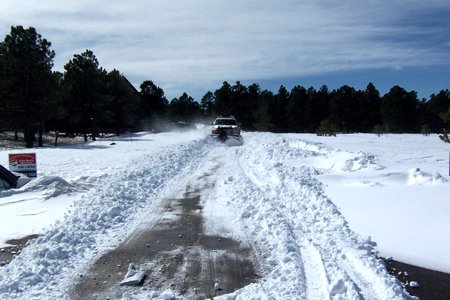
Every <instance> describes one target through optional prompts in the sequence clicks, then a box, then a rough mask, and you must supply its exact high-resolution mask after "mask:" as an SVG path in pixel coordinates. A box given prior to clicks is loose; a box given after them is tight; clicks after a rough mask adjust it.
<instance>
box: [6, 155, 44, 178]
mask: <svg viewBox="0 0 450 300" xmlns="http://www.w3.org/2000/svg"><path fill="white" fill-rule="evenodd" d="M9 170H10V171H11V172H17V173H22V174H25V175H26V176H28V177H37V164H36V153H17V154H13V153H10V154H9Z"/></svg>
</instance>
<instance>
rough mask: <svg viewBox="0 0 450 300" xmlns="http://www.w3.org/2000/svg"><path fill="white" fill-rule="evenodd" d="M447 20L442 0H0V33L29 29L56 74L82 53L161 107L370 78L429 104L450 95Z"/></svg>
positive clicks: (449, 11)
mask: <svg viewBox="0 0 450 300" xmlns="http://www.w3.org/2000/svg"><path fill="white" fill-rule="evenodd" d="M448 16H450V1H448V0H442V1H437V0H423V1H422V0H414V1H412V0H389V1H387V0H386V1H383V0H378V1H377V0H341V1H331V0H315V1H313V0H303V1H302V0H297V1H295V0H239V1H238V0H170V1H169V0H168V1H163V0H160V1H156V0H147V1H143V0H140V1H138V0H128V1H122V0H121V1H119V0H86V1H85V0H73V1H60V0H44V1H35V0H1V2H0V38H1V39H2V40H3V38H4V37H5V35H7V34H8V33H9V32H10V27H11V26H15V25H22V26H24V27H29V26H32V27H35V28H36V30H37V32H38V33H40V34H41V35H42V36H43V37H44V38H46V39H47V40H49V41H50V42H51V43H52V49H53V50H55V52H56V58H55V70H59V71H63V68H64V65H65V64H66V63H67V62H68V61H69V60H70V59H71V58H72V57H73V55H74V54H79V53H81V52H83V51H84V50H85V49H90V50H92V51H93V52H94V54H95V55H96V56H97V59H98V60H99V63H100V65H101V66H102V67H104V68H105V69H107V70H108V71H110V70H112V69H113V68H115V69H118V70H119V71H120V72H122V73H123V74H124V75H125V76H126V77H127V78H128V79H129V80H130V81H131V82H132V83H133V84H134V85H135V86H136V87H137V88H139V85H140V84H141V83H142V82H143V81H144V80H153V81H154V82H155V84H157V85H158V86H160V87H162V88H163V89H164V91H165V94H166V96H167V98H168V99H169V100H170V99H172V98H173V97H178V96H180V95H181V94H182V93H183V92H187V93H188V94H189V95H191V96H193V97H194V98H195V99H196V100H200V98H201V97H202V96H203V95H204V94H205V93H206V92H207V91H208V90H211V91H214V90H216V89H217V88H219V87H220V86H221V85H222V82H223V81H228V82H229V83H231V84H234V83H235V82H236V81H238V80H239V81H241V82H242V83H243V84H246V85H249V84H251V83H254V82H257V83H259V84H260V86H261V88H262V89H270V90H274V91H276V90H278V87H279V86H280V85H281V84H283V85H285V86H286V87H288V88H292V87H293V86H294V85H297V84H298V85H303V86H305V87H309V86H314V87H316V88H320V86H322V85H324V84H325V85H327V86H328V87H329V88H330V89H333V88H338V87H340V86H342V85H344V84H348V85H351V86H353V87H355V88H357V89H364V88H365V87H366V86H367V84H368V83H369V82H373V83H374V84H375V86H376V87H377V88H378V89H379V90H380V91H381V92H382V93H385V92H387V91H388V90H389V89H390V88H391V87H392V86H393V85H401V86H403V87H404V88H406V89H407V90H415V91H417V92H418V95H419V97H426V98H428V97H429V95H430V94H431V93H437V92H439V91H440V90H442V89H450V18H449V17H448Z"/></svg>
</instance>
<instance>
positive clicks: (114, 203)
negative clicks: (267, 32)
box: [0, 131, 448, 299]
mask: <svg viewBox="0 0 450 300" xmlns="http://www.w3.org/2000/svg"><path fill="white" fill-rule="evenodd" d="M243 136H244V145H243V146H239V147H229V146H227V145H224V144H219V143H212V142H211V141H208V140H207V139H205V137H204V134H203V133H202V131H195V132H191V133H183V134H175V133H168V134H158V135H152V134H148V135H146V134H142V135H140V136H138V137H133V140H132V141H131V140H129V139H117V140H115V141H114V142H115V145H110V141H107V142H105V141H104V142H101V141H100V142H94V143H91V144H89V145H87V146H84V147H80V148H76V147H75V148H74V147H72V148H61V149H39V150H38V151H37V156H38V162H39V163H40V165H38V168H39V170H38V171H39V174H38V175H39V177H40V178H41V179H37V180H33V181H32V182H30V183H29V184H28V185H26V186H24V187H23V188H21V189H19V190H18V191H15V192H10V191H2V192H0V215H1V217H2V218H3V217H6V215H9V218H10V219H9V221H8V225H7V226H6V227H7V228H4V229H2V231H0V233H1V234H2V235H1V236H0V238H1V239H2V240H1V242H3V243H5V242H6V241H7V240H8V239H12V238H18V237H23V236H26V235H29V234H32V233H36V234H41V236H40V237H39V238H37V239H35V240H33V241H31V242H30V244H29V245H28V246H27V247H26V248H25V249H24V250H23V252H22V253H21V254H20V255H18V256H17V257H16V258H15V259H14V260H12V261H11V262H10V263H9V264H7V265H6V266H4V267H2V268H1V269H0V298H2V299H10V298H17V299H19V298H20V299H33V298H35V299H43V298H44V299H45V298H48V299H58V298H64V297H68V298H70V296H71V295H68V294H67V292H68V291H69V290H70V289H71V288H72V287H73V285H74V282H76V281H77V280H78V279H79V278H80V274H84V273H85V271H86V270H87V269H88V268H90V266H92V265H93V264H94V262H95V260H96V259H97V258H98V257H100V256H101V255H102V254H104V253H106V252H108V251H110V250H112V249H115V248H116V247H117V246H118V245H119V244H120V243H121V242H122V241H124V240H125V239H127V237H129V236H130V235H132V234H133V233H135V232H137V231H138V230H140V229H141V228H140V226H142V223H144V222H145V224H147V226H152V224H153V225H156V223H157V222H159V217H158V212H161V211H162V207H163V206H164V205H165V199H168V198H174V197H177V196H179V193H180V191H182V190H184V189H185V188H186V185H191V184H194V185H195V182H192V180H193V177H192V174H196V175H195V176H197V177H198V178H200V177H201V174H203V173H204V174H206V173H208V176H210V177H211V179H210V180H211V182H207V184H210V188H209V189H208V190H207V192H205V193H204V194H201V195H200V197H201V199H202V202H201V203H202V207H203V210H202V211H203V212H202V213H203V216H202V218H203V220H204V230H205V231H206V232H207V234H209V235H211V236H214V235H220V236H224V237H229V238H233V239H234V240H239V241H241V242H242V243H243V244H245V245H251V248H252V251H253V255H252V257H254V259H255V260H256V262H255V264H256V265H257V266H258V275H259V280H258V281H257V282H256V283H252V284H249V285H247V286H245V287H243V288H241V289H239V290H237V291H234V292H232V293H228V294H226V295H223V294H222V295H220V293H218V294H217V295H216V296H217V297H215V299H328V298H331V299H408V298H410V296H409V295H408V294H406V292H404V290H403V287H402V286H401V284H400V283H399V282H398V281H397V280H396V279H395V278H393V277H391V276H390V275H389V274H388V273H387V271H386V269H385V267H384V266H383V264H382V263H381V262H380V261H379V260H378V259H377V258H376V252H377V251H378V249H377V248H376V244H375V242H374V241H372V240H371V239H370V238H368V237H366V234H365V233H364V232H362V235H358V234H356V233H355V232H354V231H353V229H352V228H350V226H349V224H348V223H347V221H346V218H344V216H343V215H342V213H341V212H340V210H339V208H338V207H337V206H336V205H335V204H334V199H333V198H332V197H330V196H329V195H327V193H326V191H327V190H326V186H324V184H323V182H325V181H326V180H324V178H323V176H335V177H333V178H334V179H333V178H332V180H336V181H339V182H341V184H342V185H346V184H347V183H349V182H352V183H351V184H350V185H352V184H354V185H356V184H359V185H362V186H364V187H366V188H367V187H371V188H377V187H378V186H380V185H387V184H388V182H392V181H394V182H395V180H403V181H404V182H405V183H404V184H405V186H408V185H409V186H410V185H430V186H433V185H440V186H446V187H448V182H447V180H446V179H445V178H444V177H443V176H438V175H430V174H429V172H428V171H427V170H425V169H424V170H423V171H422V168H421V169H420V170H418V169H414V170H413V171H411V172H410V173H408V175H407V176H408V177H407V178H403V177H402V176H403V175H399V174H396V173H395V172H394V174H392V175H389V174H387V175H386V178H385V179H386V180H385V181H376V180H372V181H370V180H368V179H361V180H360V181H357V180H355V178H351V179H352V180H350V179H348V178H344V177H345V176H344V177H343V176H342V174H357V173H358V172H372V173H371V174H372V175H373V174H378V173H377V172H382V171H383V172H384V171H386V169H385V168H386V167H385V166H383V165H381V164H379V161H378V159H377V157H376V156H374V155H372V154H370V153H368V152H362V151H353V152H352V151H343V150H339V149H337V148H333V147H330V146H327V147H326V146H324V145H323V144H319V143H317V142H311V141H307V140H305V139H304V138H307V139H310V138H311V136H302V135H275V134H269V133H246V134H244V135H243ZM372 138H374V139H375V138H376V137H375V136H373V137H372ZM7 153H8V152H7V151H1V152H0V154H1V157H0V162H1V163H2V164H3V165H5V164H6V158H5V156H7V155H6V154H7ZM326 157H339V159H328V160H327V159H325V158H326ZM211 172H213V174H214V176H211ZM385 173H388V172H385ZM365 174H366V173H365ZM366 175H367V174H366ZM389 176H392V177H389ZM430 176H431V177H430ZM394 177H395V178H396V179H395V180H392V181H389V180H388V179H389V178H394ZM42 178H44V179H42ZM325 179H327V178H325ZM328 179H330V178H328ZM336 181H332V182H336ZM329 182H331V181H329ZM347 186H348V184H347ZM24 203H28V204H29V205H28V206H27V205H24ZM56 203H58V204H59V206H58V209H54V205H55V204H56ZM39 215H45V216H46V218H45V219H46V222H44V220H42V218H41V219H40V218H39V217H38V216H39ZM22 220H24V221H25V223H27V222H28V223H27V224H33V222H34V224H33V226H31V225H30V226H29V227H28V228H27V227H26V226H23V227H20V230H15V228H19V225H20V224H21V222H22ZM55 220H58V221H57V222H56V223H54V221H55ZM380 221H381V220H380ZM36 222H39V226H36ZM32 228H33V229H32ZM19 234H21V236H18V235H19ZM147 275H149V274H147ZM168 287H169V288H168V289H166V290H151V289H149V288H147V287H146V288H143V287H142V288H140V287H125V289H126V292H124V293H123V298H124V299H152V298H155V299H183V298H184V297H188V298H189V297H190V296H189V295H187V296H186V295H184V296H183V295H182V291H179V290H177V288H176V287H173V288H170V283H168Z"/></svg>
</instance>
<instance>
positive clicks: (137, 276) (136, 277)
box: [120, 263, 145, 285]
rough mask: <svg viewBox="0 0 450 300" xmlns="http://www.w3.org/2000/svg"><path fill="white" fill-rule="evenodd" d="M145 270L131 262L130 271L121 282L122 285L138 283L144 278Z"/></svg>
mask: <svg viewBox="0 0 450 300" xmlns="http://www.w3.org/2000/svg"><path fill="white" fill-rule="evenodd" d="M144 277H145V272H144V271H141V270H137V267H136V266H135V265H134V264H133V263H131V264H130V265H129V266H128V272H127V274H126V275H125V278H124V279H123V280H122V281H121V282H120V285H138V284H140V283H141V282H142V280H144Z"/></svg>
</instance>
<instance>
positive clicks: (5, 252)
mask: <svg viewBox="0 0 450 300" xmlns="http://www.w3.org/2000/svg"><path fill="white" fill-rule="evenodd" d="M38 236H39V235H36V234H32V235H29V236H26V237H23V238H21V239H13V240H8V241H6V244H8V245H11V246H9V247H3V248H0V267H4V266H6V265H7V264H9V263H10V262H11V260H13V259H14V257H16V256H17V255H19V254H20V252H22V249H23V248H24V247H26V245H27V242H28V241H30V240H32V239H35V238H37V237H38Z"/></svg>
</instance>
